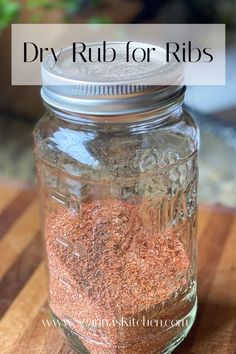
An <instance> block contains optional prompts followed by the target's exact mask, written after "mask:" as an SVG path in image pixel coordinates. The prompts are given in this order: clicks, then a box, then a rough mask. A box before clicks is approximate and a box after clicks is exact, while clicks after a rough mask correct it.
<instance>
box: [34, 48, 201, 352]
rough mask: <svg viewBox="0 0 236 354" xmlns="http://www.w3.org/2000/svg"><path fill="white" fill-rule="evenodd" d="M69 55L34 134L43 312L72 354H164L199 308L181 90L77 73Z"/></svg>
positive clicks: (117, 70) (125, 74) (121, 74)
mask: <svg viewBox="0 0 236 354" xmlns="http://www.w3.org/2000/svg"><path fill="white" fill-rule="evenodd" d="M91 45H92V46H96V44H91ZM114 45H115V43H114ZM70 50H71V49H70V48H69V49H67V50H64V51H63V52H62V54H61V61H60V62H59V63H58V64H57V65H56V66H55V67H54V68H53V69H52V67H51V66H50V65H49V66H48V65H46V64H45V63H44V64H43V67H42V73H43V83H44V85H43V88H42V91H41V93H42V97H43V100H44V102H45V105H46V107H47V113H46V114H45V115H44V116H43V117H42V118H41V120H40V121H39V123H38V125H37V127H36V129H35V132H34V139H35V156H36V160H37V173H38V180H39V186H40V198H41V207H42V217H43V225H44V237H45V243H46V251H47V264H48V275H49V280H48V284H49V306H50V311H51V314H52V316H53V318H54V319H56V320H57V321H58V322H57V323H60V328H61V329H62V330H63V332H64V335H65V337H66V339H67V341H68V343H69V345H70V346H71V347H72V348H73V349H74V351H75V352H78V353H92V354H103V353H104V354H113V353H114V354H115V353H119V354H138V353H140V354H149V353H150V354H151V353H170V352H171V351H172V350H173V349H174V348H175V347H176V346H177V345H178V344H179V343H180V342H181V340H183V338H184V337H185V336H186V335H187V333H188V332H189V330H190V328H191V326H192V324H193V322H194V318H195V314H196V306H197V305H196V223H197V214H196V213H197V205H196V198H197V178H198V164H197V155H198V148H199V136H198V130H197V128H196V125H195V123H194V122H193V120H192V118H191V117H190V115H189V114H188V113H186V112H185V111H183V109H182V103H183V99H184V91H185V88H184V87H183V86H181V85H175V86H171V85H166V86H149V85H133V82H134V79H135V75H136V77H139V78H140V76H142V72H140V70H137V72H135V71H133V70H132V72H130V69H129V66H128V65H127V67H126V66H119V65H118V64H115V65H116V66H114V64H112V63H105V64H104V65H105V66H101V67H100V66H99V64H97V65H96V64H94V65H91V63H84V64H83V63H82V64H80V66H76V67H73V68H72V67H71V66H70V60H69V56H70ZM104 67H105V68H106V70H105V69H104ZM102 68H103V69H102ZM162 71H164V70H162ZM152 75H154V74H153V73H152Z"/></svg>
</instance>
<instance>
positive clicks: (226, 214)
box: [0, 184, 236, 354]
mask: <svg viewBox="0 0 236 354" xmlns="http://www.w3.org/2000/svg"><path fill="white" fill-rule="evenodd" d="M41 249H42V247H41V237H40V233H39V214H38V204H37V200H36V196H35V192H34V190H32V189H29V188H28V189H27V188H23V187H22V186H16V185H11V184H8V185H6V184H0V279H1V282H0V316H1V322H0V353H1V354H39V353H40V354H72V352H71V350H70V349H69V348H68V347H67V346H66V344H65V343H64V342H63V339H62V338H61V337H60V336H58V332H57V331H56V330H55V328H54V327H53V326H52V325H51V326H48V324H50V323H51V322H47V321H49V316H48V313H47V305H46V304H47V289H46V275H45V269H44V264H43V262H42V252H41ZM198 269H199V277H198V280H199V291H198V294H199V311H198V317H197V320H196V322H195V325H194V328H193V329H192V331H191V333H190V335H189V336H188V338H187V339H186V340H185V341H184V342H183V343H182V344H181V345H180V346H179V348H178V349H177V350H176V351H175V353H176V354H177V353H178V354H235V353H236V211H233V210H228V209H224V208H209V207H201V208H200V213H199V262H198ZM144 354H145V353H144Z"/></svg>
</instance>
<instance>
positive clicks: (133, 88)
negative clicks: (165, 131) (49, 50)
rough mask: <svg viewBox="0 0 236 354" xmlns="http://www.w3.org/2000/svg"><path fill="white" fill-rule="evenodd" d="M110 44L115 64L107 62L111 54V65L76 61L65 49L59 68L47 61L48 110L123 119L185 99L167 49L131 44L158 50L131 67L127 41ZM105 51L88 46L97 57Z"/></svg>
mask: <svg viewBox="0 0 236 354" xmlns="http://www.w3.org/2000/svg"><path fill="white" fill-rule="evenodd" d="M106 43H107V44H108V45H109V46H110V47H113V48H115V50H116V53H117V57H116V60H114V61H111V62H109V54H108V56H107V60H108V61H107V62H97V61H96V59H94V61H93V62H89V61H87V62H84V61H83V60H80V61H79V62H73V52H72V50H73V49H72V47H69V48H66V49H64V50H62V51H61V53H60V55H59V59H58V61H57V62H56V63H55V59H54V57H53V56H52V55H50V56H48V57H47V58H46V60H45V61H44V62H43V64H42V81H43V87H42V89H41V96H42V98H43V100H44V101H45V103H46V104H47V105H49V106H51V107H52V108H54V109H57V110H63V111H67V112H72V113H80V114H88V115H124V114H132V113H140V112H145V111H150V110H154V109H158V107H162V106H163V105H168V102H170V101H173V99H175V98H177V99H178V98H179V97H180V98H181V97H182V96H183V92H184V88H183V86H182V85H181V78H182V76H181V67H180V65H179V63H176V62H175V61H174V60H171V61H170V62H169V63H166V61H165V60H164V57H165V55H166V53H165V49H163V48H161V47H157V46H154V45H150V44H144V43H137V42H131V44H130V47H131V49H134V48H137V47H141V48H143V49H144V50H145V49H147V48H150V47H155V53H156V55H155V58H156V60H154V61H151V62H149V63H147V62H145V63H142V62H132V64H130V63H127V62H126V61H124V55H125V54H124V50H125V44H126V43H127V42H106ZM81 45H82V44H81ZM101 46H102V43H90V44H86V48H87V49H89V48H90V49H91V50H92V52H93V53H97V50H98V48H101ZM110 55H112V52H111V51H110ZM138 60H139V58H137V61H138Z"/></svg>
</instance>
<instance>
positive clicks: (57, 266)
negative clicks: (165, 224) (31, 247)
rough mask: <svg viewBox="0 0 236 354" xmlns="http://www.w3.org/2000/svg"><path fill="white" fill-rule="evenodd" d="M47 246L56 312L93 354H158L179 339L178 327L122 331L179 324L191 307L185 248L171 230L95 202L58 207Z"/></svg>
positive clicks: (124, 207)
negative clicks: (159, 322)
mask: <svg viewBox="0 0 236 354" xmlns="http://www.w3.org/2000/svg"><path fill="white" fill-rule="evenodd" d="M46 243H47V253H48V264H49V277H50V283H49V295H50V307H51V310H52V312H53V313H54V314H55V315H56V316H57V317H58V318H59V319H60V320H61V321H65V320H69V321H70V328H71V329H73V330H74V331H75V332H76V333H78V335H79V336H80V340H82V342H83V344H84V345H85V347H86V348H87V349H88V351H89V352H90V353H94V354H101V353H104V354H105V353H106V354H108V353H109V354H112V353H121V354H123V353H124V354H134V353H140V354H141V353H142V354H144V353H158V352H162V350H164V348H165V347H166V346H167V344H168V343H169V342H170V341H171V340H172V339H173V338H174V337H175V336H177V334H178V333H179V331H180V330H181V329H180V328H178V327H175V328H171V329H169V330H166V328H165V329H163V328H160V327H159V326H153V327H150V326H148V325H145V326H143V325H141V326H140V325H133V326H127V325H126V324H124V325H123V326H122V325H121V320H122V318H126V319H133V321H136V322H133V323H138V320H139V321H140V320H141V319H142V320H143V319H144V318H145V319H146V320H147V321H148V320H149V321H150V320H157V319H160V318H161V319H171V320H172V319H173V320H175V319H180V318H183V317H184V316H186V315H187V314H188V312H189V311H190V310H191V308H192V306H193V304H192V303H191V301H179V298H178V296H180V295H179V294H180V293H181V291H182V290H183V289H182V288H185V289H187V288H188V284H187V280H182V281H181V282H180V281H179V280H180V279H187V278H185V277H184V275H185V274H187V273H188V272H189V269H190V262H189V259H188V256H187V254H186V252H185V250H184V247H183V244H182V242H181V241H180V240H179V238H178V237H177V236H176V234H175V233H174V232H172V231H171V230H169V231H165V232H163V233H156V232H153V231H152V230H150V228H148V227H147V226H146V224H145V222H144V216H143V210H142V207H141V206H140V205H137V204H135V203H128V202H123V201H118V200H99V201H96V200H95V201H88V202H85V203H83V204H82V207H81V209H80V211H79V212H78V213H75V212H72V211H70V210H69V209H67V208H59V209H57V210H56V211H54V212H52V213H51V214H50V215H49V216H48V218H47V223H46ZM183 296H184V295H182V297H183ZM94 322H96V323H104V322H105V323H106V326H99V325H98V326H94V325H92V323H94ZM114 322H115V323H116V325H114ZM85 323H86V325H85Z"/></svg>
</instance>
